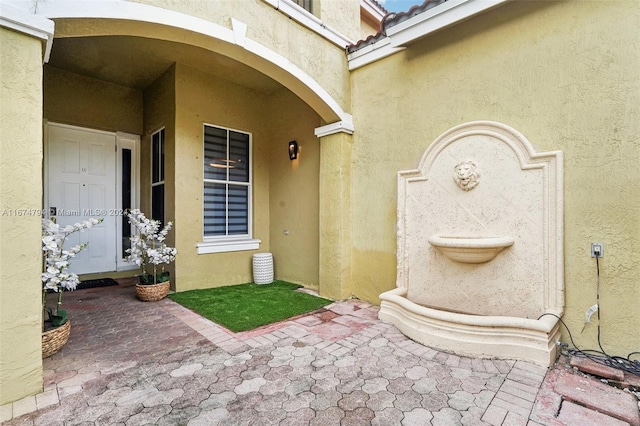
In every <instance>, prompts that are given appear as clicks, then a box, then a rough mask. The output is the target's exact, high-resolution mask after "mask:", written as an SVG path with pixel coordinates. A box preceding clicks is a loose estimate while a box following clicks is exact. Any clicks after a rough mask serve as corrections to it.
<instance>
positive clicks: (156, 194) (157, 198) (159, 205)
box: [151, 184, 164, 223]
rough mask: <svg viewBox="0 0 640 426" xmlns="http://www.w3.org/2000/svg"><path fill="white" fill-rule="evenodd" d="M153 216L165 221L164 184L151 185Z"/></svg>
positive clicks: (155, 218)
mask: <svg viewBox="0 0 640 426" xmlns="http://www.w3.org/2000/svg"><path fill="white" fill-rule="evenodd" d="M151 218H152V219H154V220H159V221H160V222H161V223H164V184H160V185H155V186H152V187H151Z"/></svg>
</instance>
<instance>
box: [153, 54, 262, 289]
mask: <svg viewBox="0 0 640 426" xmlns="http://www.w3.org/2000/svg"><path fill="white" fill-rule="evenodd" d="M175 84H176V124H175V126H176V136H175V141H176V142H175V144H176V148H175V155H174V156H173V160H171V157H172V155H171V154H170V153H169V151H168V150H167V160H166V161H167V166H168V165H169V163H170V162H171V161H174V167H175V179H176V180H175V216H174V218H175V222H176V228H175V238H176V248H177V249H178V253H179V254H178V258H177V259H176V262H175V268H176V278H177V281H176V285H177V286H176V289H177V290H178V291H184V290H190V289H194V288H208V287H216V286H221V285H229V284H240V283H246V282H250V281H252V279H253V275H252V270H251V259H252V257H251V256H252V254H253V253H256V252H258V251H238V252H229V253H212V254H201V255H198V254H197V252H196V244H197V243H199V242H202V240H203V222H202V215H203V204H202V187H203V186H202V185H203V183H202V182H203V181H202V179H203V163H202V156H203V141H202V137H203V126H204V124H205V123H207V124H212V125H214V126H220V127H225V128H230V129H234V130H239V131H243V132H249V133H251V134H252V161H253V188H252V189H253V238H257V239H260V240H262V243H261V244H260V249H259V251H260V252H268V251H269V164H268V158H269V132H268V120H267V115H266V114H265V112H266V111H268V109H267V96H266V94H264V93H261V92H258V91H255V90H250V89H247V88H245V87H243V86H238V85H236V84H234V83H231V82H229V81H227V80H224V79H221V78H218V77H215V76H212V75H210V74H206V73H203V72H201V71H198V70H195V69H192V68H189V67H187V66H184V65H181V64H177V65H176V83H175ZM167 199H169V198H168V197H167ZM167 214H168V213H167Z"/></svg>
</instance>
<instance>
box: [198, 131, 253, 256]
mask: <svg viewBox="0 0 640 426" xmlns="http://www.w3.org/2000/svg"><path fill="white" fill-rule="evenodd" d="M250 153H251V134H250V133H246V132H241V131H237V130H231V129H227V128H223V127H217V126H212V125H208V124H205V125H204V156H203V158H204V164H203V167H204V174H203V175H204V184H203V210H204V211H203V224H204V226H203V227H204V230H203V234H204V241H205V242H204V243H200V244H198V253H212V252H220V251H235V250H249V249H257V248H258V243H259V240H252V239H251V155H250Z"/></svg>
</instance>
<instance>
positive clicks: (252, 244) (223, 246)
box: [196, 239, 262, 254]
mask: <svg viewBox="0 0 640 426" xmlns="http://www.w3.org/2000/svg"><path fill="white" fill-rule="evenodd" d="M261 242H262V241H260V240H254V239H246V240H220V241H206V242H202V243H197V244H196V248H197V250H198V254H208V253H226V252H230V251H244V250H258V249H259V248H260V243H261Z"/></svg>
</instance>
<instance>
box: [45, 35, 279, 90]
mask: <svg viewBox="0 0 640 426" xmlns="http://www.w3.org/2000/svg"><path fill="white" fill-rule="evenodd" d="M174 62H177V63H182V64H185V65H187V66H190V67H193V68H196V69H199V70H201V71H204V72H207V73H209V74H213V75H216V76H218V77H221V78H224V79H227V80H229V81H232V82H234V83H237V84H240V85H242V86H246V87H249V88H252V89H256V90H260V91H262V92H265V93H272V92H275V91H277V90H278V89H280V88H282V87H283V86H282V85H281V84H280V83H278V82H277V81H275V80H273V79H272V78H270V77H268V76H266V75H264V74H262V73H260V72H259V71H256V70H255V69H253V68H250V67H248V66H246V65H244V64H242V63H240V62H238V61H236V60H233V59H231V58H228V57H226V56H222V55H219V54H216V53H214V52H210V51H208V50H205V49H202V48H200V47H195V46H191V45H186V44H180V43H175V42H170V41H164V40H157V39H149V38H143V37H133V36H95V37H70V38H58V39H55V41H54V43H53V49H52V51H51V58H50V60H49V65H51V66H53V67H55V68H59V69H62V70H66V71H69V72H73V73H76V74H81V75H85V76H88V77H92V78H96V79H98V80H103V81H108V82H111V83H115V84H118V85H121V86H126V87H131V88H134V89H137V90H144V89H145V88H147V87H148V86H149V85H150V84H151V83H153V82H154V81H155V80H156V79H157V78H158V77H159V76H160V75H162V73H164V72H165V71H166V70H167V68H169V66H171V64H173V63H174Z"/></svg>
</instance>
